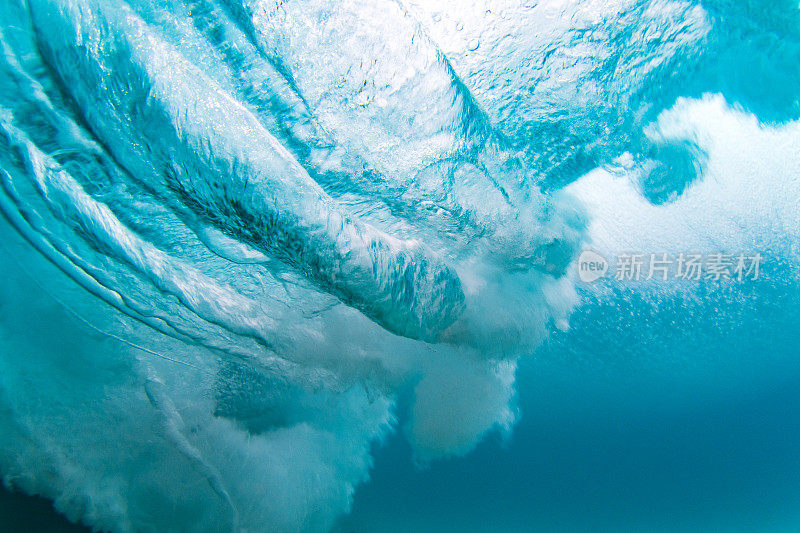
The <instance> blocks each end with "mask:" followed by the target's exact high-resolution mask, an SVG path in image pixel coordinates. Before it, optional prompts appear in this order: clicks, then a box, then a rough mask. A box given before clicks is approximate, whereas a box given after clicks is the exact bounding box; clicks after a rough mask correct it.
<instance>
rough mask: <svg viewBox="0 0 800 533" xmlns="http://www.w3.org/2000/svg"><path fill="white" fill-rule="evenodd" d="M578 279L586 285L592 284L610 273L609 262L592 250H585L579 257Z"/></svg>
mask: <svg viewBox="0 0 800 533" xmlns="http://www.w3.org/2000/svg"><path fill="white" fill-rule="evenodd" d="M577 269H578V278H579V279H580V280H581V281H582V282H584V283H592V282H594V281H597V280H598V279H600V278H602V277H603V276H605V275H606V272H608V261H606V258H605V257H603V256H602V255H600V254H598V253H597V252H595V251H592V250H584V251H583V252H581V255H580V256H579V257H578V263H577Z"/></svg>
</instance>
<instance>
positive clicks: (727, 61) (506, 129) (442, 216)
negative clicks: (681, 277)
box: [0, 0, 800, 531]
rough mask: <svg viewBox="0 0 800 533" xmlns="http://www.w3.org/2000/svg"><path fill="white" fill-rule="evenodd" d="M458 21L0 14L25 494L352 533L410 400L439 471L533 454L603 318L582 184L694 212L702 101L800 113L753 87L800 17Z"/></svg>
mask: <svg viewBox="0 0 800 533" xmlns="http://www.w3.org/2000/svg"><path fill="white" fill-rule="evenodd" d="M452 4H453V3H452V2H439V1H438V0H432V1H421V0H420V1H418V0H398V1H392V0H346V1H343V2H340V3H330V2H326V1H322V0H319V1H317V0H302V1H301V0H288V1H274V0H273V1H269V0H183V1H182V0H174V1H172V0H131V1H129V2H127V3H126V2H123V1H119V0H0V13H1V14H2V19H1V22H0V47H2V50H1V53H0V185H1V186H0V210H1V211H2V213H3V215H4V217H5V220H4V221H3V223H2V224H0V242H1V243H2V246H0V253H1V254H2V256H3V260H2V262H1V263H0V271H1V272H2V279H3V281H2V282H0V295H2V300H1V301H0V472H1V473H2V475H3V479H4V481H5V483H6V484H7V485H8V486H10V487H12V488H14V489H18V490H22V491H25V492H27V493H30V494H39V495H43V496H45V497H47V498H51V499H53V500H54V501H55V506H56V508H57V509H58V510H59V511H61V512H62V513H64V514H65V515H66V516H67V517H68V518H69V519H71V520H73V521H80V522H83V523H84V524H87V525H89V526H91V527H93V528H96V529H98V530H111V531H163V530H182V531H188V530H198V531H201V530H202V531H220V530H242V531H244V530H249V531H258V530H264V531H300V530H303V531H306V530H307V531H319V530H322V531H324V530H328V529H330V528H331V527H332V526H333V525H334V524H335V522H336V520H337V519H338V518H339V517H340V516H341V515H342V514H344V513H346V512H347V511H348V509H349V507H350V505H351V502H352V497H353V494H354V491H355V490H356V488H357V486H358V485H359V484H361V483H363V482H365V481H366V480H367V479H368V476H369V470H370V467H371V462H372V459H371V451H372V447H373V446H374V445H375V444H379V443H380V442H381V440H382V439H383V438H385V436H386V435H387V434H388V433H390V432H391V431H394V430H395V428H396V426H397V420H396V415H395V410H396V405H397V401H398V397H399V396H400V395H401V394H408V395H409V397H410V398H411V400H410V401H411V405H410V412H409V417H408V423H407V424H404V425H403V427H402V428H401V431H403V432H404V434H405V436H406V438H407V439H408V442H409V443H410V445H411V448H412V450H413V453H414V456H415V459H416V461H417V462H419V463H420V464H425V463H427V462H429V461H432V460H436V459H438V458H442V457H447V456H458V455H463V454H465V453H467V452H469V451H470V450H472V449H473V448H474V447H475V445H476V444H477V443H478V442H479V441H480V439H481V438H482V437H483V436H484V435H486V434H487V433H488V432H491V431H500V432H503V433H506V432H509V431H510V430H511V429H512V427H513V425H514V423H515V420H516V417H517V411H516V408H515V403H514V375H515V368H516V364H517V361H518V358H519V357H521V356H524V355H527V354H530V353H532V352H533V350H534V349H535V348H536V347H537V346H539V345H540V344H541V342H542V341H543V339H545V337H546V336H547V334H548V331H551V330H552V329H553V328H558V329H562V330H563V329H566V328H568V318H569V314H570V312H571V311H572V309H573V307H574V306H575V305H576V304H577V301H578V298H577V293H576V290H575V284H576V280H575V279H574V275H573V273H572V271H571V269H570V265H571V264H572V263H573V261H574V260H575V258H576V257H577V256H578V254H579V253H580V251H581V249H582V248H583V247H584V246H585V245H586V244H587V242H589V240H590V237H591V235H590V229H589V228H590V224H591V222H592V220H591V217H590V216H589V215H588V214H587V213H589V211H588V210H587V209H586V208H585V207H584V206H583V205H584V203H585V202H584V200H585V199H586V198H585V197H590V196H591V195H590V194H587V193H586V191H585V190H582V189H580V187H579V188H578V193H579V194H577V195H574V194H572V193H571V192H570V191H565V190H564V187H565V186H567V185H569V184H572V183H573V182H575V181H576V180H577V179H578V178H580V177H581V176H583V175H585V174H587V173H588V172H590V171H592V170H594V169H598V168H606V169H612V170H615V171H620V172H621V170H620V169H623V170H624V171H625V172H628V173H629V175H630V176H633V178H632V179H634V188H635V190H636V191H637V193H638V194H639V197H640V198H642V202H646V203H648V204H652V205H656V206H657V205H662V204H665V203H669V202H671V201H674V200H675V199H676V198H677V197H678V196H680V195H681V194H682V193H683V192H684V191H685V190H686V189H687V188H688V187H691V186H692V184H693V183H695V182H697V181H700V180H702V177H703V172H704V169H705V167H706V164H707V158H706V154H705V153H704V150H703V148H702V147H701V143H700V142H699V141H698V140H697V139H693V138H691V136H690V135H684V136H680V135H670V134H669V132H666V131H665V130H664V129H663V128H662V126H663V123H664V121H663V116H664V112H669V110H670V109H671V108H672V107H673V106H674V104H675V102H676V101H678V102H683V103H682V104H679V105H684V106H685V105H687V104H686V100H685V99H686V98H701V97H702V96H703V95H705V94H707V93H710V94H715V95H718V97H719V98H721V99H724V101H725V102H727V104H728V105H730V106H736V108H737V109H739V110H740V111H741V112H742V113H744V112H749V113H754V114H755V115H757V116H758V117H759V118H760V119H762V120H764V121H767V122H781V121H787V120H790V119H795V118H797V117H796V115H797V114H798V101H797V95H796V94H795V93H794V92H792V91H781V90H776V91H773V92H772V93H770V96H769V98H764V97H762V96H760V93H757V92H755V91H753V90H752V88H751V86H750V82H749V81H748V80H749V78H748V76H747V75H745V73H749V74H750V75H753V76H760V77H761V79H762V80H766V81H767V82H771V83H774V84H776V85H777V86H784V85H787V84H788V85H792V84H795V85H796V84H797V83H798V82H800V61H784V60H783V58H787V57H788V58H795V59H796V58H797V57H798V51H799V50H800V30H798V26H797V25H792V24H788V23H786V24H784V23H782V21H785V20H788V18H787V17H794V18H793V19H792V20H794V19H796V18H797V13H796V12H797V9H796V6H795V8H794V9H793V8H791V7H789V6H788V4H786V5H783V3H781V2H776V3H775V6H774V7H767V8H764V7H763V6H761V7H759V6H758V4H757V3H752V2H739V3H737V4H736V5H731V3H730V2H725V1H722V0H719V1H717V0H713V1H695V0H691V1H690V0H615V1H602V2H601V1H590V2H563V1H555V0H553V1H550V0H548V1H542V2H523V1H521V0H519V1H517V0H501V1H498V2H464V3H463V5H462V4H461V3H459V5H458V6H453V5H452ZM779 4H780V5H779ZM779 15H780V16H779ZM780 17H784V18H780ZM753 35H757V36H759V39H751V38H750V37H751V36H753ZM743 48H747V50H746V54H748V56H749V57H755V58H757V60H755V61H754V62H753V64H750V65H747V64H741V62H739V61H738V60H737V58H738V57H741V56H742V55H743V54H744V53H745V52H743ZM759 58H760V59H759ZM774 58H781V60H776V61H772V59H774ZM732 72H733V73H734V74H736V75H731V73H732ZM731 80H733V81H731ZM681 97H684V99H683V100H679V99H680V98H681ZM659 117H662V120H659ZM576 196H579V197H580V200H579V199H578V198H576ZM20 309H23V310H24V312H23V313H20ZM42 332H47V335H42Z"/></svg>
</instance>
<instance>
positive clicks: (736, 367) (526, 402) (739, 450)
mask: <svg viewBox="0 0 800 533" xmlns="http://www.w3.org/2000/svg"><path fill="white" fill-rule="evenodd" d="M739 296H740V298H739V300H738V303H737V302H732V301H731V299H730V297H731V294H730V293H727V294H726V291H724V290H716V291H709V293H708V294H705V295H704V299H703V300H702V301H694V302H691V301H687V299H685V298H683V297H677V298H675V299H672V300H667V301H659V302H658V303H657V304H656V305H652V303H651V302H643V301H642V299H641V298H638V297H637V296H636V295H635V294H632V293H618V294H617V297H616V298H615V299H613V300H611V301H607V302H605V303H598V302H594V303H590V304H589V305H587V306H586V307H584V308H583V309H582V310H581V311H579V312H578V313H577V314H576V316H575V317H574V319H573V328H572V330H571V331H570V332H568V333H565V334H561V333H559V334H556V335H554V336H553V338H552V339H551V341H550V342H549V343H548V345H547V346H546V347H544V348H543V349H541V350H540V351H539V352H538V353H537V356H536V357H535V358H532V359H529V360H525V361H524V362H523V363H522V365H521V367H520V370H519V373H518V378H519V388H518V402H519V408H520V410H521V412H522V419H521V422H520V423H519V425H518V426H517V428H516V430H515V431H514V434H513V437H511V439H510V440H509V441H504V440H503V439H501V438H499V437H496V438H492V439H489V440H487V441H486V442H484V443H483V444H481V445H480V446H479V447H478V449H477V450H475V451H474V452H473V453H471V454H470V455H469V456H468V457H467V458H466V459H463V460H451V461H443V462H437V463H434V464H432V465H430V466H429V467H428V468H426V469H423V470H420V469H414V465H413V463H412V460H411V452H410V450H409V448H408V446H407V445H406V444H404V440H403V439H402V438H401V437H399V436H397V435H395V436H394V437H392V438H391V439H390V441H389V443H388V445H387V446H386V447H385V448H384V449H381V450H378V451H377V459H376V467H375V471H374V476H373V480H372V482H371V483H370V484H368V485H367V486H365V487H363V488H362V490H361V491H360V492H358V493H357V495H356V499H355V505H354V509H353V514H352V516H350V517H348V518H346V519H345V520H343V521H342V523H341V524H340V528H341V530H342V531H409V530H413V531H555V530H557V531H796V530H797V528H798V527H800V506H798V502H800V361H799V360H798V357H797V355H798V348H797V347H798V342H800V334H798V331H797V328H796V326H795V324H797V319H798V318H799V317H800V315H798V306H797V304H796V302H797V287H796V286H794V285H792V284H791V283H785V284H784V283H781V284H778V286H770V284H768V283H766V282H765V283H761V284H754V285H753V286H750V287H748V288H746V289H744V290H742V292H741V293H740V294H739Z"/></svg>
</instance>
